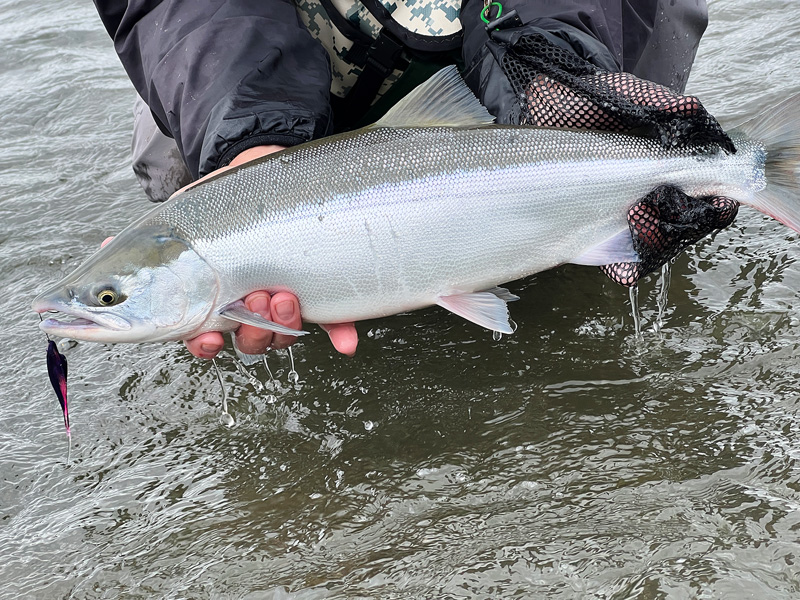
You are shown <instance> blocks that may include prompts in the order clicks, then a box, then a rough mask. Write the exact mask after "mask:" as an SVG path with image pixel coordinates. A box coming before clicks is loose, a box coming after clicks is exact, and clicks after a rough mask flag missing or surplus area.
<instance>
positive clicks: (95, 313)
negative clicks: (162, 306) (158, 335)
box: [32, 292, 155, 343]
mask: <svg viewBox="0 0 800 600" xmlns="http://www.w3.org/2000/svg"><path fill="white" fill-rule="evenodd" d="M32 308H33V310H34V311H35V312H37V313H38V314H39V315H40V316H41V315H43V314H44V313H57V316H53V317H48V318H45V319H42V321H41V322H40V323H39V329H41V330H42V331H44V332H45V333H46V334H47V335H53V336H57V337H64V338H71V339H76V340H85V341H88V342H111V343H114V342H122V341H129V340H128V338H130V337H135V338H139V337H140V336H142V335H145V336H146V335H148V334H150V335H152V334H153V332H154V329H155V328H149V329H150V331H142V328H141V326H138V327H134V325H133V324H132V323H131V321H130V320H129V319H126V318H124V317H122V316H120V315H115V314H110V313H108V312H104V311H101V310H97V309H93V308H92V307H82V306H80V305H76V303H74V302H65V301H64V300H62V299H61V298H58V297H54V296H53V295H52V294H48V292H45V293H43V294H40V295H39V296H38V297H37V298H36V299H35V300H34V301H33V305H32ZM62 315H63V316H64V317H67V318H66V319H65V318H63V317H62Z"/></svg>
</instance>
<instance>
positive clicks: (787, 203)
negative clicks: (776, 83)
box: [736, 94, 800, 232]
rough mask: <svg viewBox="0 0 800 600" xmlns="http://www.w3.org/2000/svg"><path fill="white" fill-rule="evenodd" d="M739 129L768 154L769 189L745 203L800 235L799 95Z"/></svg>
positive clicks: (767, 186) (766, 188)
mask: <svg viewBox="0 0 800 600" xmlns="http://www.w3.org/2000/svg"><path fill="white" fill-rule="evenodd" d="M736 129H737V130H739V131H741V132H742V133H744V134H745V135H746V136H747V137H749V138H750V139H752V140H755V141H758V142H761V143H762V144H763V145H764V149H765V151H766V158H765V165H764V171H765V178H766V187H765V188H764V189H763V190H761V191H760V192H757V193H756V194H755V195H754V196H753V198H752V199H750V200H748V201H746V202H745V204H748V205H750V206H752V207H753V208H755V209H756V210H759V211H761V212H763V213H765V214H767V215H769V216H771V217H773V218H774V219H777V220H778V221H780V222H781V223H783V224H784V225H787V226H788V227H791V228H792V229H794V230H795V231H797V232H800V94H795V95H794V96H790V97H789V98H787V99H786V100H784V101H782V102H780V103H779V104H778V105H777V106H774V107H772V108H770V109H768V110H767V111H765V112H763V113H762V114H760V115H758V116H757V117H755V118H753V119H751V120H749V121H747V122H746V123H743V124H742V125H739V127H737V128H736Z"/></svg>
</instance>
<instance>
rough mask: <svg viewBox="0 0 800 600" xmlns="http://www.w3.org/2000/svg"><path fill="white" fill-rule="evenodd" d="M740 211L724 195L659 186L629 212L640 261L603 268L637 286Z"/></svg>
mask: <svg viewBox="0 0 800 600" xmlns="http://www.w3.org/2000/svg"><path fill="white" fill-rule="evenodd" d="M738 210H739V204H738V203H737V202H736V201H735V200H732V199H730V198H725V197H723V196H711V197H706V198H693V197H692V196H687V195H686V194H684V193H683V192H682V191H681V190H679V189H678V188H675V187H670V186H662V187H659V188H656V189H655V190H653V191H652V192H650V193H649V194H648V195H647V196H645V197H644V198H643V199H642V200H640V201H639V202H637V203H636V204H634V205H633V206H632V207H631V208H630V210H629V211H628V226H629V227H630V230H631V236H632V237H633V248H634V250H636V252H637V253H638V254H639V258H640V262H638V263H627V262H626V263H614V264H611V265H605V266H603V267H600V268H601V269H602V271H603V272H604V273H605V274H606V275H608V276H609V277H610V278H611V279H612V280H613V281H615V282H616V283H619V284H621V285H625V286H631V285H634V284H635V283H636V282H637V281H639V279H641V278H642V277H644V276H645V275H647V274H648V273H652V272H653V271H655V270H656V269H657V268H658V267H660V266H661V265H662V264H664V263H665V262H666V261H668V260H671V259H672V258H674V257H675V256H677V255H678V254H679V253H680V252H681V251H682V250H683V249H684V248H686V247H687V246H690V245H691V244H694V243H696V242H697V241H699V240H700V239H702V238H704V237H705V236H707V235H708V234H710V233H712V232H713V231H716V230H718V229H722V228H724V227H727V226H728V225H730V224H731V223H733V220H734V219H735V218H736V213H737V212H738Z"/></svg>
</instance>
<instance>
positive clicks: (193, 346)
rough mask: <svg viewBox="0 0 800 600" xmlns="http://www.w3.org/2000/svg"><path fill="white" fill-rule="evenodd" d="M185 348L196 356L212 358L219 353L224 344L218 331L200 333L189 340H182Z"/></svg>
mask: <svg viewBox="0 0 800 600" xmlns="http://www.w3.org/2000/svg"><path fill="white" fill-rule="evenodd" d="M183 343H184V344H186V348H187V349H188V350H189V352H191V353H192V354H194V355H195V356H196V357H197V358H205V359H209V360H210V359H212V358H214V357H215V356H216V355H217V354H219V352H220V350H222V347H223V346H224V345H225V340H224V338H223V337H222V334H221V333H220V332H219V331H208V332H206V333H201V334H200V335H198V336H197V337H195V338H192V339H191V340H184V342H183Z"/></svg>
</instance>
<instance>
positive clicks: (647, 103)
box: [501, 34, 736, 152]
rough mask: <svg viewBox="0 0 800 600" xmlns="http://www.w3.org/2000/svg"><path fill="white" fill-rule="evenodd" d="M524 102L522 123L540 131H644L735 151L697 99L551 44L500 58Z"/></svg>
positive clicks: (673, 144)
mask: <svg viewBox="0 0 800 600" xmlns="http://www.w3.org/2000/svg"><path fill="white" fill-rule="evenodd" d="M501 64H502V68H503V71H504V72H505V74H506V76H507V77H508V79H509V81H510V82H511V85H512V86H513V88H514V91H515V93H516V94H517V96H518V97H519V98H520V111H521V115H520V122H521V123H524V124H529V125H537V126H540V127H561V128H570V129H598V130H603V131H631V130H634V129H636V130H642V131H643V132H645V133H648V134H649V135H653V136H654V137H657V138H658V139H659V140H660V142H661V144H662V145H663V146H664V147H666V148H685V147H708V146H711V145H716V146H718V147H720V148H723V149H724V150H725V151H726V152H735V151H736V149H735V147H734V145H733V143H732V142H731V140H730V138H729V137H728V136H727V134H726V133H725V132H724V131H723V130H722V127H720V125H719V123H717V121H716V119H714V117H712V116H711V115H710V114H709V113H708V112H707V111H706V110H705V108H703V106H702V104H700V101H699V100H698V99H697V98H695V97H693V96H682V95H680V94H676V93H675V92H673V91H671V90H670V89H669V88H667V87H664V86H662V85H658V84H657V83H653V82H651V81H645V80H643V79H638V78H637V77H634V76H633V75H630V74H628V73H610V72H608V71H604V70H602V69H600V68H598V67H596V66H594V65H592V64H591V63H588V62H586V61H585V60H583V59H581V58H579V57H578V56H576V55H575V54H573V53H571V52H569V51H567V50H564V49H562V48H560V47H558V46H555V45H553V44H551V43H550V42H549V41H548V40H547V39H546V38H545V37H544V36H542V35H539V34H533V35H528V36H524V37H522V38H520V39H519V40H518V41H517V42H516V43H515V44H514V45H513V46H511V47H509V48H508V49H507V51H506V53H505V54H504V55H503V57H502V60H501Z"/></svg>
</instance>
